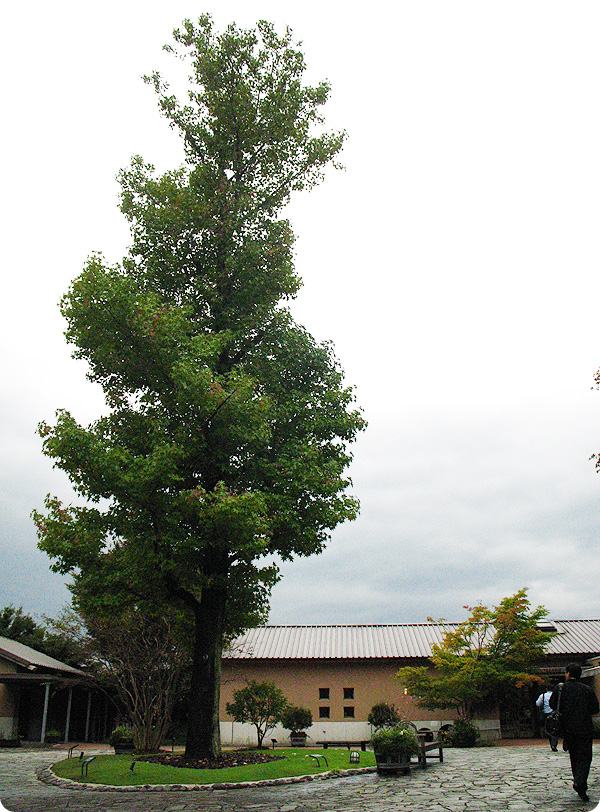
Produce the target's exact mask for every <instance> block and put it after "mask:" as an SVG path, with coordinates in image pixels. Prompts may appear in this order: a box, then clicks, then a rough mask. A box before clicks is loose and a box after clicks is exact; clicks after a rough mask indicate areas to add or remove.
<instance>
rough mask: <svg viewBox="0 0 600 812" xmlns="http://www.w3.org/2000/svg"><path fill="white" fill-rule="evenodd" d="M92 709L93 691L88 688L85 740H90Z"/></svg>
mask: <svg viewBox="0 0 600 812" xmlns="http://www.w3.org/2000/svg"><path fill="white" fill-rule="evenodd" d="M91 709H92V692H91V691H90V690H88V702H87V714H86V716H85V740H86V742H87V741H89V735H90V712H91Z"/></svg>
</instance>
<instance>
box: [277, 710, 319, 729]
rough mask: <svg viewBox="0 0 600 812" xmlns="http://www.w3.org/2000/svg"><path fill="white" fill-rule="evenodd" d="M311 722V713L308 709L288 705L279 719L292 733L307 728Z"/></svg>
mask: <svg viewBox="0 0 600 812" xmlns="http://www.w3.org/2000/svg"><path fill="white" fill-rule="evenodd" d="M312 723H313V718H312V713H311V712H310V711H309V710H308V708H295V707H288V709H287V710H286V711H285V713H284V714H283V717H282V719H281V724H282V726H283V727H284V728H285V729H286V730H291V731H292V733H297V732H299V731H301V730H306V729H307V728H309V727H312Z"/></svg>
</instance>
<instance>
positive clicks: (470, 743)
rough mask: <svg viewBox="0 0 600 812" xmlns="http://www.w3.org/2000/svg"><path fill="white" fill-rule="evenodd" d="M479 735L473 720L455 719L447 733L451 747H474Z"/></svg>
mask: <svg viewBox="0 0 600 812" xmlns="http://www.w3.org/2000/svg"><path fill="white" fill-rule="evenodd" d="M480 735H481V734H480V733H479V728H477V727H476V726H475V725H474V724H473V722H469V721H468V720H467V719H457V720H456V722H454V726H453V727H452V730H450V731H449V733H448V739H449V740H450V744H451V745H452V746H453V747H475V745H476V744H477V739H478V738H479V736H480Z"/></svg>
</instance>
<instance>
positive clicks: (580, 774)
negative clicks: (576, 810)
mask: <svg viewBox="0 0 600 812" xmlns="http://www.w3.org/2000/svg"><path fill="white" fill-rule="evenodd" d="M565 677H566V681H565V683H564V684H563V685H562V693H561V697H560V714H561V716H562V729H563V739H564V746H565V749H566V750H568V751H569V756H570V758H571V771H572V773H573V789H574V790H575V792H576V793H577V794H578V795H579V797H580V798H581V799H582V800H583V801H589V798H588V794H587V779H588V775H589V772H590V765H591V763H592V740H593V738H594V725H593V722H592V716H593V715H594V714H595V713H598V711H599V710H600V707H599V705H598V698H597V697H596V694H595V693H594V692H593V690H592V689H591V688H590V687H589V686H588V685H586V684H585V683H584V682H581V666H580V665H579V663H569V665H568V666H567V668H566V675H565ZM559 690H560V686H559V685H557V686H556V688H555V689H554V690H553V692H552V696H551V697H550V703H549V704H550V707H551V708H552V709H553V710H556V707H557V705H558V696H559Z"/></svg>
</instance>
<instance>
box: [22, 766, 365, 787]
mask: <svg viewBox="0 0 600 812" xmlns="http://www.w3.org/2000/svg"><path fill="white" fill-rule="evenodd" d="M376 771H377V767H356V768H354V769H351V770H329V771H328V772H326V773H316V774H315V775H294V776H290V777H289V778H271V779H266V780H264V781H239V782H237V783H229V782H228V783H225V784H135V785H134V786H132V787H113V786H111V785H110V784H88V783H83V782H80V781H72V780H71V779H70V778H61V777H60V776H58V775H55V774H54V773H53V772H52V768H51V767H44V768H42V769H41V770H39V771H38V773H37V777H38V778H39V780H40V781H42V782H43V783H44V784H49V785H50V786H55V787H61V788H62V789H71V790H85V791H87V792H214V791H215V790H219V789H248V788H251V787H276V786H280V785H289V784H303V783H306V782H308V781H323V780H327V779H332V778H345V777H346V776H349V775H363V774H364V773H374V772H376Z"/></svg>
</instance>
